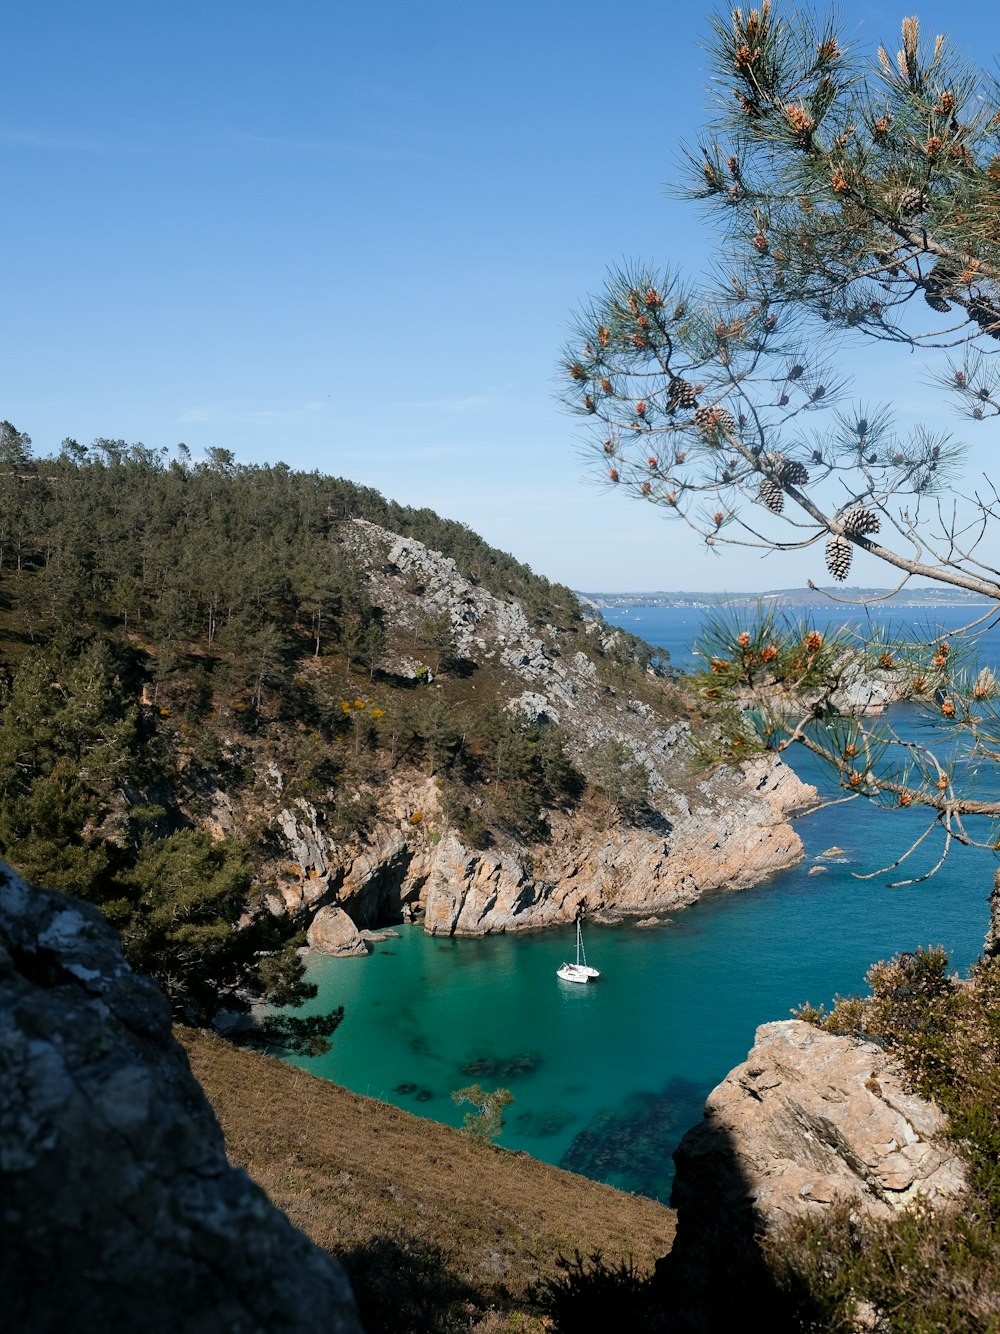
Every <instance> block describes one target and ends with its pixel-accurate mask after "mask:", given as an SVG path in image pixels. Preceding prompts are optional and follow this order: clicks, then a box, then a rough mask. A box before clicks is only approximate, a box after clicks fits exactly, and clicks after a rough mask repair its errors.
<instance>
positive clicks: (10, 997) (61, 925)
mask: <svg viewBox="0 0 1000 1334" xmlns="http://www.w3.org/2000/svg"><path fill="white" fill-rule="evenodd" d="M0 1067H2V1076H0V1292H2V1294H3V1324H4V1327H5V1328H6V1329H10V1330H15V1329H17V1330H31V1331H32V1334H65V1332H66V1331H70V1330H73V1331H105V1330H107V1331H112V1330H122V1331H126V1330H140V1329H141V1330H143V1331H144V1334H177V1332H178V1331H181V1330H183V1331H184V1334H220V1332H225V1334H258V1331H259V1332H260V1334H265V1332H266V1334H277V1332H278V1331H281V1332H285V1331H288V1332H289V1334H291V1332H292V1331H295V1332H297V1331H301V1334H312V1332H313V1331H316V1330H323V1331H330V1332H331V1334H355V1332H356V1331H360V1329H361V1326H360V1323H359V1321H358V1319H357V1314H356V1311H355V1308H354V1302H353V1298H352V1296H351V1291H350V1287H349V1284H348V1282H347V1279H346V1278H345V1276H344V1274H343V1271H342V1270H341V1268H340V1266H339V1265H338V1264H337V1262H336V1261H335V1260H334V1259H333V1258H332V1257H331V1256H329V1255H327V1254H326V1253H325V1252H324V1251H321V1250H320V1249H319V1248H318V1247H316V1246H314V1245H313V1244H312V1242H310V1241H309V1240H308V1239H307V1238H306V1237H305V1236H303V1235H302V1233H300V1232H298V1231H296V1229H295V1228H293V1227H292V1225H291V1224H290V1223H289V1222H288V1220H287V1219H286V1218H285V1217H284V1215H283V1214H281V1213H279V1212H278V1211H277V1210H276V1209H275V1208H273V1206H272V1205H271V1204H270V1203H269V1202H268V1200H267V1198H266V1197H265V1196H264V1195H263V1193H262V1192H261V1191H260V1190H258V1188H257V1187H256V1186H255V1185H254V1184H253V1183H252V1182H251V1181H250V1179H249V1178H248V1177H247V1176H246V1175H245V1174H244V1173H243V1172H240V1171H237V1170H235V1169H233V1168H231V1167H230V1166H229V1164H228V1163H227V1162H226V1156H225V1150H224V1147H223V1141H222V1132H221V1130H220V1128H219V1125H218V1122H217V1121H216V1119H215V1116H214V1115H213V1113H212V1110H211V1108H210V1107H209V1105H208V1102H207V1101H206V1099H205V1096H204V1094H203V1093H202V1091H201V1089H200V1088H199V1086H198V1084H197V1083H196V1081H195V1080H194V1078H193V1076H192V1075H191V1072H190V1069H189V1067H188V1063H187V1057H186V1056H185V1054H184V1052H183V1050H182V1049H181V1047H180V1046H179V1045H178V1044H177V1043H176V1042H175V1041H174V1039H173V1037H172V1035H171V1031H170V1013H169V1007H168V1006H167V1002H166V1001H165V999H164V998H163V996H162V994H161V993H160V991H159V990H158V988H157V987H156V986H155V984H154V983H153V982H152V981H150V980H149V979H147V978H142V977H137V976H135V975H134V974H133V973H132V972H131V970H130V969H129V967H128V965H127V964H126V963H125V961H124V959H123V958H122V956H121V953H120V951H119V948H118V943H117V937H116V936H115V933H114V932H113V931H112V930H111V928H110V927H109V926H108V925H107V924H106V923H105V922H104V919H103V918H102V917H101V916H100V914H99V913H98V912H97V910H96V909H94V908H92V907H90V906H89V905H87V904H83V903H79V902H76V901H74V900H72V899H68V898H66V897H65V896H64V895H61V894H55V893H48V892H45V891H42V890H37V889H33V888H31V887H30V886H28V885H27V884H26V883H25V882H24V881H23V880H22V879H20V878H19V877H18V876H17V875H15V874H14V873H13V872H12V871H11V870H10V869H9V868H8V867H5V866H3V865H2V863H0Z"/></svg>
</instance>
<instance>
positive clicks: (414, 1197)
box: [177, 1029, 674, 1334]
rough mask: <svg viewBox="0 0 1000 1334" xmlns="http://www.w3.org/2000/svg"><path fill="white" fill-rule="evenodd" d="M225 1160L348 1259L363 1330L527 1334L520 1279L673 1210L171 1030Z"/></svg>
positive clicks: (653, 1247)
mask: <svg viewBox="0 0 1000 1334" xmlns="http://www.w3.org/2000/svg"><path fill="white" fill-rule="evenodd" d="M177 1035H178V1037H179V1038H180V1040H181V1041H182V1042H183V1044H184V1046H185V1047H186V1048H187V1052H188V1056H189V1058H190V1061H191V1066H192V1069H193V1071H194V1073H195V1075H196V1077H197V1078H198V1080H199V1081H200V1082H201V1085H202V1087H203V1088H204V1090H205V1092H206V1094H207V1095H208V1098H209V1100H210V1102H211V1103H212V1106H213V1107H214V1109H215V1112H216V1115H217V1116H218V1118H219V1121H220V1122H221V1124H222V1128H223V1131H224V1132H225V1136H226V1147H227V1149H228V1152H229V1157H230V1160H231V1161H232V1162H234V1163H236V1164H238V1165H239V1166H241V1167H244V1168H245V1169H246V1170H247V1172H249V1174H250V1175H251V1176H252V1177H253V1179H254V1180H255V1181H256V1182H257V1183H258V1184H259V1185H260V1186H261V1187H262V1188H263V1189H264V1190H265V1191H266V1192H267V1194H268V1196H269V1197H270V1198H271V1200H272V1201H273V1202H274V1203H275V1204H276V1205H277V1206H278V1207H279V1208H280V1209H282V1210H284V1212H285V1213H286V1214H287V1215H288V1217H289V1218H290V1219H291V1220H292V1222H293V1223H294V1224H295V1225H296V1226H297V1227H300V1228H302V1229H303V1231H305V1232H307V1233H308V1234H309V1236H311V1237H312V1238H313V1240H314V1241H316V1242H317V1243H318V1244H319V1245H320V1246H323V1247H324V1248H326V1249H327V1250H329V1251H331V1252H333V1253H334V1254H335V1255H337V1256H338V1258H340V1259H341V1260H342V1261H343V1262H344V1263H345V1265H346V1266H347V1268H348V1270H349V1272H350V1273H351V1275H352V1278H353V1280H354V1282H355V1286H356V1289H357V1290H358V1293H359V1303H360V1305H361V1308H362V1316H363V1318H364V1319H365V1324H366V1328H368V1329H372V1330H375V1329H379V1330H383V1331H388V1330H390V1329H398V1330H400V1331H402V1330H408V1331H420V1330H428V1331H431V1330H433V1331H437V1330H441V1331H445V1330H451V1329H455V1330H457V1329H464V1330H469V1329H477V1330H480V1331H482V1332H483V1334H486V1331H496V1332H497V1334H499V1331H501V1330H509V1331H514V1330H522V1331H528V1330H535V1329H537V1330H541V1329H543V1328H545V1327H546V1326H545V1325H544V1324H543V1323H542V1322H541V1321H539V1320H538V1319H537V1318H536V1317H533V1316H532V1315H531V1314H530V1311H529V1310H527V1309H526V1304H527V1298H528V1293H529V1289H530V1287H531V1285H532V1284H533V1283H535V1282H537V1281H538V1280H539V1279H540V1278H543V1277H545V1276H547V1275H554V1274H556V1272H557V1270H556V1259H557V1257H558V1256H559V1255H560V1254H562V1255H566V1256H572V1255H573V1253H574V1251H576V1250H579V1251H581V1252H582V1253H583V1254H584V1255H588V1254H590V1253H591V1252H593V1251H595V1250H598V1249H599V1250H600V1251H602V1252H603V1254H604V1256H605V1258H606V1259H607V1260H609V1261H617V1260H618V1259H623V1258H631V1260H632V1261H633V1262H634V1264H635V1266H636V1269H637V1270H638V1271H640V1272H644V1271H646V1270H651V1269H652V1266H653V1263H654V1261H655V1260H656V1259H657V1258H658V1257H660V1256H662V1255H664V1254H666V1252H667V1251H668V1250H669V1249H670V1246H671V1243H672V1241H673V1235H674V1215H673V1213H672V1212H671V1211H670V1210H669V1209H666V1208H664V1207H663V1206H662V1205H660V1204H657V1203H656V1202H655V1201H653V1200H648V1199H645V1198H643V1197H641V1196H636V1195H627V1194H624V1193H623V1192H621V1191H617V1190H613V1189H612V1188H611V1187H609V1186H602V1185H599V1184H598V1183H597V1182H594V1181H589V1180H587V1179H586V1178H584V1177H579V1176H574V1175H572V1174H571V1173H568V1172H562V1171H560V1170H559V1169H558V1168H555V1167H550V1166H549V1165H548V1164H545V1163H540V1162H537V1161H536V1160H535V1159H533V1158H529V1157H527V1156H526V1155H523V1154H519V1153H511V1152H509V1151H507V1150H504V1149H501V1148H497V1147H495V1146H492V1145H486V1144H481V1143H477V1142H476V1141H474V1140H473V1139H471V1138H470V1137H469V1136H466V1135H463V1134H460V1133H459V1132H458V1131H456V1130H452V1129H450V1128H449V1127H447V1126H442V1125H439V1124H437V1123H436V1122H433V1121H426V1120H421V1119H420V1118H419V1117H415V1116H411V1115H410V1114H409V1113H408V1112H403V1111H400V1110H398V1109H397V1108H395V1107H390V1106H388V1105H386V1104H385V1103H380V1102H377V1101H375V1100H374V1099H372V1098H364V1097H360V1096H358V1095H356V1094H353V1093H349V1092H348V1091H347V1090H345V1089H342V1088H339V1087H337V1086H336V1085H333V1084H329V1083H327V1082H325V1081H324V1080H320V1079H316V1078H315V1077H313V1076H312V1075H308V1074H306V1073H305V1072H303V1071H301V1070H297V1069H294V1068H292V1067H290V1066H286V1065H283V1064H282V1063H281V1062H280V1061H277V1060H274V1059H272V1058H271V1057H267V1056H260V1055H256V1054H253V1053H248V1052H245V1051H240V1050H237V1049H235V1048H233V1047H231V1046H229V1045H228V1044H227V1043H225V1042H222V1041H221V1040H219V1039H218V1038H216V1037H213V1036H211V1035H210V1034H207V1033H204V1032H200V1031H194V1030H190V1029H180V1030H178V1033H177Z"/></svg>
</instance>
